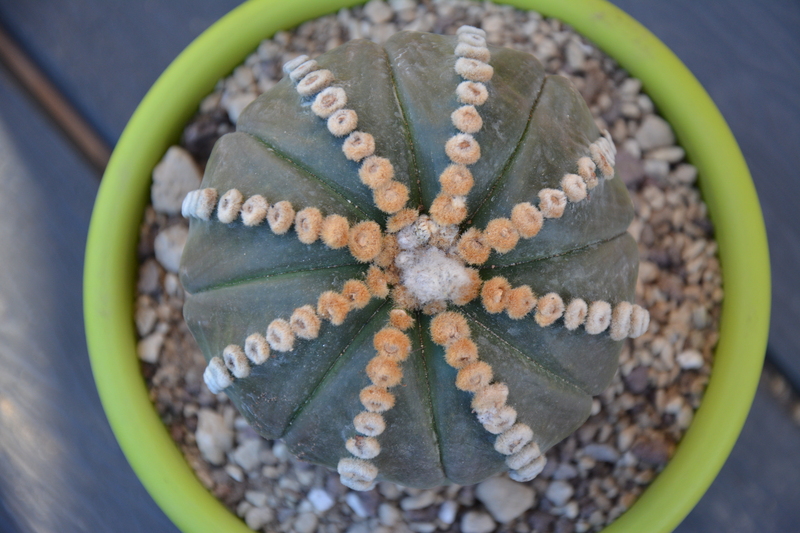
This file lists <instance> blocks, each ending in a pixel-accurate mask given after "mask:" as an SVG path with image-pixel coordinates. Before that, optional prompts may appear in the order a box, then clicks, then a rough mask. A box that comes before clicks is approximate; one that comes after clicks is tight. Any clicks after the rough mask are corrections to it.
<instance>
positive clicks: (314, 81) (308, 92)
mask: <svg viewBox="0 0 800 533" xmlns="http://www.w3.org/2000/svg"><path fill="white" fill-rule="evenodd" d="M331 83H333V73H332V72H331V71H330V70H326V69H321V70H315V71H313V72H309V73H308V74H306V75H305V76H303V79H302V80H300V81H299V82H298V84H297V92H298V93H300V95H301V96H313V95H315V94H317V93H318V92H320V91H321V90H322V89H324V88H326V87H328V86H329V85H330V84H331Z"/></svg>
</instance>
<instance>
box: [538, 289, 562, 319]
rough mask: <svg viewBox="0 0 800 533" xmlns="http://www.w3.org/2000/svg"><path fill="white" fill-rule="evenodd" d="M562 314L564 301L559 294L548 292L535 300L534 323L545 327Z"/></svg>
mask: <svg viewBox="0 0 800 533" xmlns="http://www.w3.org/2000/svg"><path fill="white" fill-rule="evenodd" d="M563 314H564V301H563V300H562V299H561V296H559V295H558V294H556V293H554V292H550V293H547V294H545V295H544V296H542V297H541V298H539V300H538V301H537V302H536V317H535V319H536V323H537V324H539V325H540V326H542V327H547V326H549V325H551V324H552V323H553V322H555V321H556V320H558V319H559V318H561V316H562V315H563Z"/></svg>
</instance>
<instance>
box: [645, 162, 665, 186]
mask: <svg viewBox="0 0 800 533" xmlns="http://www.w3.org/2000/svg"><path fill="white" fill-rule="evenodd" d="M643 167H644V175H645V176H647V177H648V178H650V179H653V180H656V181H661V180H665V179H667V176H668V175H669V163H667V162H666V161H660V160H658V159H645V160H644V163H643Z"/></svg>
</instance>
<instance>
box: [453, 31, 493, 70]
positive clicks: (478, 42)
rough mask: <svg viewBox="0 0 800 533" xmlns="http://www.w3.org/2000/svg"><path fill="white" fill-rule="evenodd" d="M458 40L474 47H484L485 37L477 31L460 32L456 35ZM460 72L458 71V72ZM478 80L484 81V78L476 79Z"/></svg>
mask: <svg viewBox="0 0 800 533" xmlns="http://www.w3.org/2000/svg"><path fill="white" fill-rule="evenodd" d="M458 41H459V42H461V43H466V44H469V45H471V46H475V47H485V46H486V37H485V35H480V34H477V33H461V34H459V36H458ZM459 74H460V72H459ZM478 81H486V80H478Z"/></svg>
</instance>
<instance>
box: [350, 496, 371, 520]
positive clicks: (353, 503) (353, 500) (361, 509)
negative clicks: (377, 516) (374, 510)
mask: <svg viewBox="0 0 800 533" xmlns="http://www.w3.org/2000/svg"><path fill="white" fill-rule="evenodd" d="M345 502H347V505H349V506H350V509H352V510H353V512H354V513H356V514H357V515H358V516H360V517H361V518H369V516H370V515H369V511H368V510H367V508H366V506H365V505H364V502H362V501H361V498H359V497H358V494H356V493H355V492H348V493H347V496H346V497H345Z"/></svg>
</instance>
